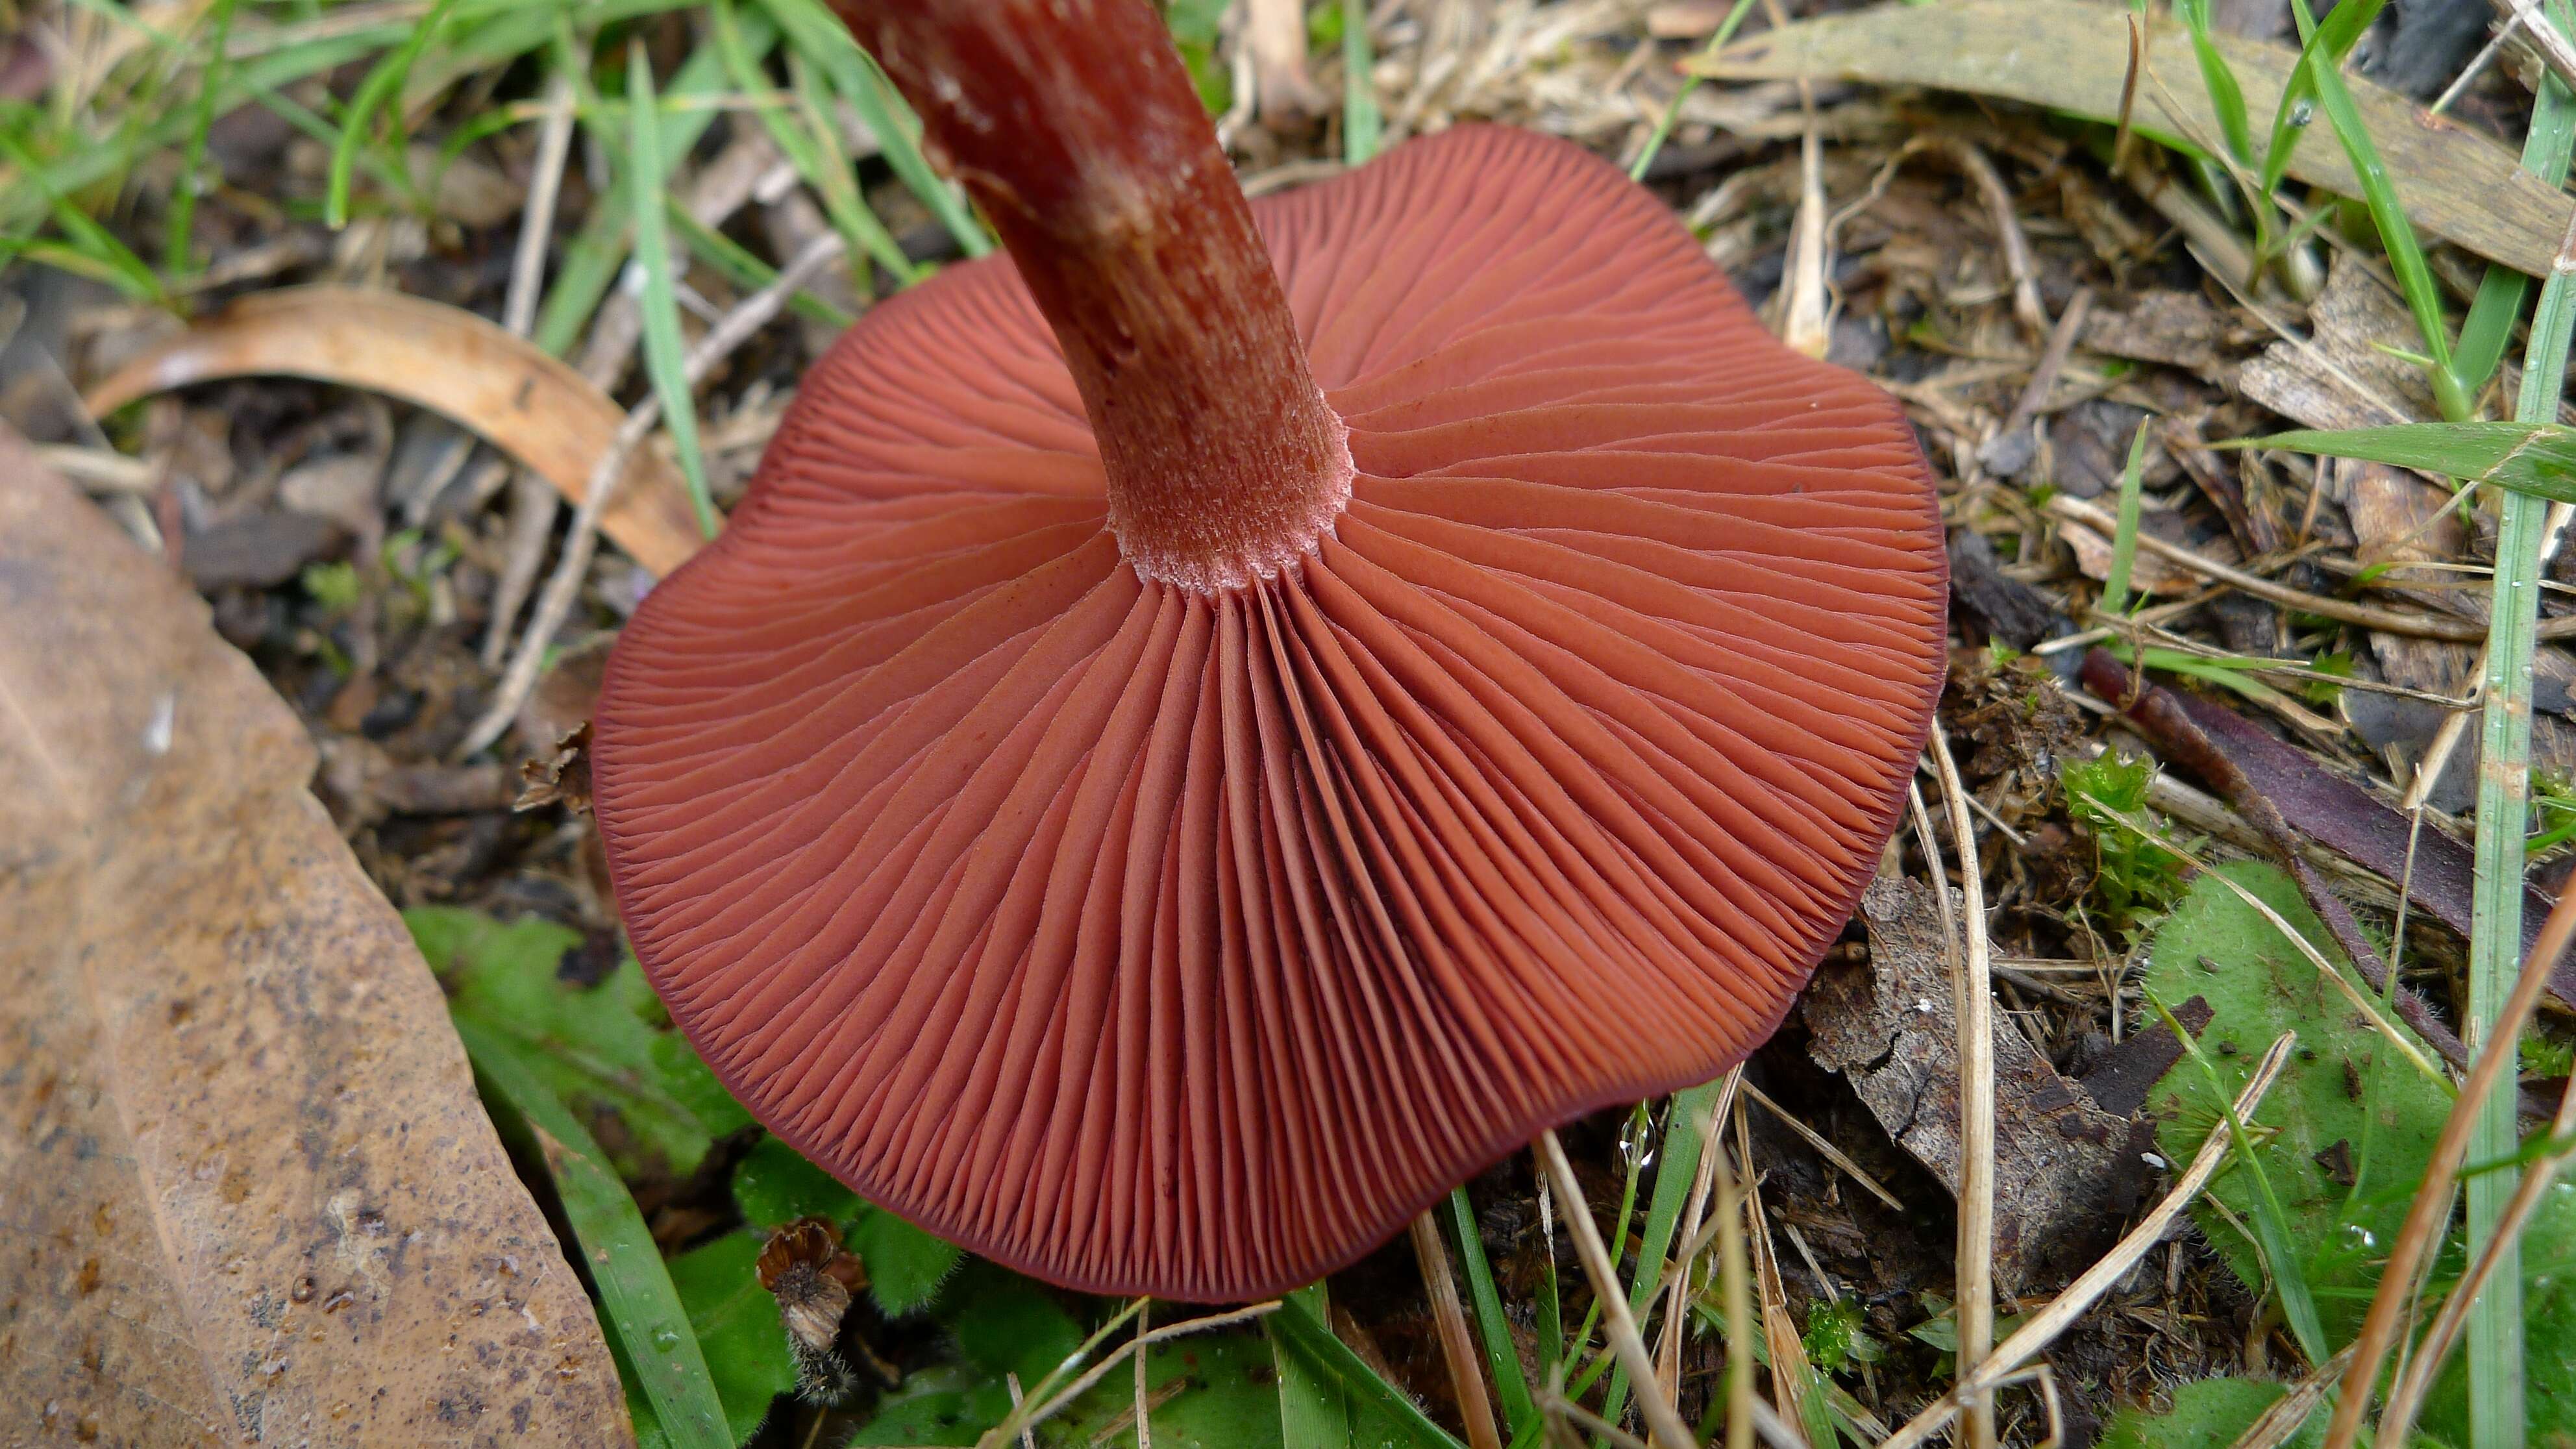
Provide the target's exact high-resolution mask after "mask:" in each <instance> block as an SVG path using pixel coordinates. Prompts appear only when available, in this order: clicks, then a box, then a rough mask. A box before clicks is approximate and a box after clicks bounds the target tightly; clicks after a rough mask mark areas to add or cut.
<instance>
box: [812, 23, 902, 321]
mask: <svg viewBox="0 0 2576 1449" xmlns="http://www.w3.org/2000/svg"><path fill="white" fill-rule="evenodd" d="M787 75H788V80H789V88H790V90H791V92H792V93H793V94H794V96H795V97H796V110H797V115H798V117H799V118H801V120H802V121H803V125H802V126H782V127H781V128H780V129H781V130H782V131H785V132H787V133H789V134H791V135H798V136H799V137H800V139H801V141H802V142H803V144H802V146H801V147H800V148H799V149H798V150H796V151H790V152H789V153H788V154H789V155H790V156H791V157H798V158H801V159H798V160H797V167H798V169H799V171H800V172H801V173H802V174H803V175H804V176H805V177H806V178H807V179H808V180H809V181H811V182H812V183H813V185H814V189H815V191H816V193H817V194H819V195H820V196H821V197H822V198H823V210H824V212H825V213H826V214H827V215H829V216H830V217H831V218H832V225H833V226H834V227H835V228H837V229H838V230H839V231H840V232H841V234H842V235H843V236H844V237H847V238H848V239H849V241H850V245H851V255H852V256H867V257H873V258H875V259H876V261H877V263H878V265H880V266H882V267H884V268H885V269H886V270H887V271H889V272H892V273H893V274H894V276H895V279H896V280H897V281H898V282H900V283H902V284H904V285H907V286H908V285H910V284H911V283H913V282H916V281H919V280H920V279H921V277H922V275H923V273H922V269H921V268H920V267H918V266H916V265H914V263H913V260H912V258H910V257H907V256H905V255H904V254H903V248H902V247H900V246H898V245H896V244H895V239H894V235H893V233H891V232H889V231H887V230H886V229H885V227H884V226H883V225H882V224H881V223H879V222H878V221H877V217H876V213H875V212H873V211H870V210H869V209H868V203H867V199H866V198H865V197H863V196H862V195H860V193H859V183H858V179H857V171H856V169H855V168H854V167H853V166H852V164H851V161H850V155H849V152H848V151H846V150H844V149H842V146H841V135H840V131H839V129H838V128H837V127H835V126H834V125H833V124H832V115H833V107H832V96H831V93H830V91H829V90H828V89H827V88H826V87H825V86H824V85H823V84H822V83H821V80H820V78H819V77H817V76H816V74H815V71H814V67H813V66H811V65H809V64H807V63H806V61H805V59H804V57H802V56H800V55H797V54H796V53H795V52H794V51H790V52H788V55H787ZM780 149H782V150H785V149H786V147H785V146H784V145H783V144H782V146H781V148H780Z"/></svg>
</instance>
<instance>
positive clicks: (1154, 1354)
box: [1038, 1330, 1281, 1449]
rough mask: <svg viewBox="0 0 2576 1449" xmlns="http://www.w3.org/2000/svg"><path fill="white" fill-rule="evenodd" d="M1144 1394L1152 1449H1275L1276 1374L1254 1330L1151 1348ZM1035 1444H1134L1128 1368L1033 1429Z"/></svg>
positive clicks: (1102, 1447)
mask: <svg viewBox="0 0 2576 1449" xmlns="http://www.w3.org/2000/svg"><path fill="white" fill-rule="evenodd" d="M1145 1397H1146V1401H1147V1403H1148V1404H1150V1405H1151V1408H1150V1410H1149V1413H1150V1414H1151V1415H1152V1422H1151V1428H1152V1429H1153V1439H1154V1449H1281V1438H1280V1426H1279V1376H1278V1374H1277V1373H1276V1372H1275V1371H1274V1370H1273V1369H1272V1368H1271V1363H1270V1349H1269V1347H1268V1345H1266V1344H1265V1343H1263V1342H1262V1339H1261V1335H1260V1334H1258V1333H1256V1332H1250V1331H1239V1330H1220V1331H1218V1332H1214V1333H1199V1334H1191V1335H1189V1336H1187V1337H1183V1338H1173V1339H1166V1340H1164V1341H1163V1342H1161V1343H1157V1344H1154V1345H1152V1346H1151V1347H1149V1348H1147V1349H1146V1350H1145ZM1038 1441H1039V1442H1040V1443H1041V1444H1045V1445H1049V1446H1053V1449H1093V1446H1097V1449H1119V1446H1122V1445H1133V1444H1134V1443H1136V1373H1135V1369H1134V1368H1133V1366H1132V1365H1129V1364H1121V1365H1119V1366H1118V1367H1117V1368H1116V1369H1115V1370H1112V1371H1111V1372H1110V1374H1109V1376H1108V1377H1106V1378H1104V1379H1102V1380H1101V1381H1100V1382H1099V1384H1097V1385H1096V1386H1094V1387H1093V1388H1092V1390H1091V1391H1090V1392H1089V1393H1086V1394H1084V1395H1083V1396H1082V1397H1081V1398H1079V1399H1076V1400H1074V1401H1073V1403H1072V1404H1071V1405H1069V1406H1067V1408H1066V1409H1065V1411H1064V1412H1063V1413H1062V1414H1060V1415H1058V1416H1056V1417H1055V1418H1053V1419H1050V1420H1048V1421H1047V1422H1046V1423H1044V1424H1042V1425H1040V1426H1038Z"/></svg>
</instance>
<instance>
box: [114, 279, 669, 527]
mask: <svg viewBox="0 0 2576 1449" xmlns="http://www.w3.org/2000/svg"><path fill="white" fill-rule="evenodd" d="M258 374H283V375H287V376H293V377H309V378H313V379H315V380H317V381H321V382H335V383H340V384H342V385H344V386H348V387H362V388H367V389H369V390H371V391H375V392H380V393H384V394H386V395H387V396H389V397H397V398H400V399H402V400H403V401H404V402H407V403H412V404H414V405H416V406H419V407H425V408H428V409H430V410H432V411H434V412H437V413H440V414H443V415H445V416H446V417H448V418H450V419H452V420H454V421H455V422H457V423H459V424H461V425H463V426H465V427H468V428H471V429H473V430H474V431H475V432H476V433H478V434H480V435H481V436H482V437H483V438H484V440H485V441H487V442H489V443H491V444H492V446H494V447H496V448H499V449H500V450H501V451H503V452H505V453H507V454H509V455H510V456H511V457H513V458H515V459H517V460H518V461H519V462H521V463H523V464H525V465H526V466H527V467H528V468H529V470H530V471H532V472H535V473H537V474H540V475H542V476H543V477H544V478H545V480H546V481H547V482H549V483H552V484H553V485H554V486H555V487H557V488H559V489H561V490H562V491H563V495H564V496H565V497H566V498H569V499H571V500H573V501H574V502H576V503H578V502H580V501H581V497H582V495H583V494H584V493H586V492H588V491H589V487H590V474H591V469H592V468H593V467H594V466H595V465H596V464H597V463H598V461H599V457H600V455H601V454H602V453H605V452H606V451H607V450H608V446H609V442H610V440H611V439H612V438H614V437H615V436H616V434H617V429H618V425H619V424H620V423H622V422H623V421H624V420H625V412H624V411H623V410H622V409H620V408H619V407H618V406H617V404H616V403H615V402H614V401H612V400H611V399H610V398H609V396H608V394H606V393H604V392H602V391H600V390H599V388H598V387H597V386H596V385H594V384H592V383H591V382H590V381H589V380H588V379H586V378H584V377H583V376H582V375H581V374H580V373H579V372H578V371H576V370H574V369H573V368H572V367H570V366H569V365H567V364H565V363H564V362H563V361H562V360H561V359H559V358H556V357H553V356H551V355H549V354H547V353H546V352H544V351H543V350H541V349H540V348H538V347H537V346H536V345H535V344H533V343H531V342H529V341H527V340H526V339H525V338H521V337H514V336H512V335H511V334H510V333H509V331H508V330H506V329H504V328H502V327H499V326H497V325H495V324H493V323H491V322H487V321H485V320H484V319H482V318H480V317H477V316H475V315H474V314H473V313H471V312H467V311H465V310H463V309H461V308H456V307H449V306H444V305H442V304H440V303H437V302H425V301H422V300H421V299H420V298H417V297H406V296H403V295H401V294H400V293H397V292H386V291H379V290H375V289H369V288H357V287H299V288H292V289H289V290H286V291H278V292H260V293H256V294H254V295H252V296H248V297H245V298H243V299H242V300H240V301H238V302H235V303H234V304H233V305H232V306H230V307H227V308H225V309H224V310H223V311H222V312H221V313H219V314H217V315H216V316H215V317H213V318H211V319H209V320H208V321H206V322H204V323H202V324H200V325H198V326H196V327H192V328H190V329H189V330H188V331H186V332H183V333H181V334H179V335H178V336H176V337H173V338H171V339H170V340H169V341H168V342H165V343H163V344H161V345H160V346H158V347H155V348H153V349H151V350H150V351H148V352H146V353H144V354H143V355H142V356H140V357H137V358H135V359H134V360H133V361H131V362H129V363H127V364H126V365H125V366H123V367H121V368H118V369H117V370H116V372H115V373H114V374H113V375H112V376H110V377H109V378H108V379H107V380H106V381H104V382H102V383H100V384H99V385H98V386H96V387H94V388H92V389H91V390H90V392H89V394H88V396H87V398H86V399H85V401H86V402H87V403H88V404H89V408H90V411H91V412H93V413H96V414H99V415H102V416H104V415H105V414H107V413H111V412H114V411H115V410H116V409H118V408H121V407H123V406H125V405H126V404H127V403H130V402H132V401H134V400H135V399H136V398H139V397H143V396H145V395H147V394H150V393H155V392H160V391H163V390H164V389H168V388H174V387H186V386H188V385H190V384H192V383H200V382H208V381H212V380H214V379H216V378H225V377H248V376H254V375H258ZM599 527H600V531H601V532H603V533H605V534H607V535H608V536H609V537H610V538H611V539H613V540H615V541H616V543H617V546H618V547H620V548H622V549H624V550H626V552H627V554H628V555H629V556H630V557H632V558H633V559H634V560H635V561H636V562H637V563H640V564H642V565H643V566H644V567H646V568H648V569H650V570H652V571H653V572H654V573H655V574H657V575H659V574H667V573H669V572H670V571H671V570H673V569H675V568H678V567H679V566H680V565H681V563H683V562H684V561H686V560H687V559H688V557H689V555H691V554H693V553H696V552H697V551H698V550H699V549H700V548H701V547H703V546H704V545H705V543H706V539H705V536H704V535H703V534H701V533H700V532H699V530H698V525H697V521H696V517H695V515H694V514H693V513H692V512H691V510H690V508H689V497H688V490H687V488H686V487H685V486H684V485H683V484H682V483H681V481H680V476H679V474H678V473H676V472H674V471H673V470H672V468H671V465H670V464H669V463H667V462H665V461H664V460H663V459H662V458H661V457H660V456H659V455H658V454H656V453H654V452H653V451H652V450H651V449H649V448H638V449H635V450H634V451H633V452H632V453H630V454H629V455H628V457H627V461H626V470H625V473H624V475H623V478H622V481H620V483H619V484H618V488H617V495H616V497H615V499H614V500H613V501H612V502H611V503H610V504H609V505H608V508H607V510H606V511H605V512H604V513H602V514H601V515H600V521H599Z"/></svg>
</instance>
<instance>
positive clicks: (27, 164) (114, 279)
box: [0, 132, 169, 303]
mask: <svg viewBox="0 0 2576 1449" xmlns="http://www.w3.org/2000/svg"><path fill="white" fill-rule="evenodd" d="M0 156H6V157H7V158H8V160H9V164H10V165H12V166H15V167H17V168H18V174H19V175H21V176H24V177H27V178H28V179H29V180H30V181H34V180H35V179H36V177H37V176H38V175H39V173H40V171H41V168H40V167H38V166H37V164H36V158H35V157H33V156H30V155H28V154H27V151H26V149H25V148H24V147H22V146H20V145H19V144H18V142H17V141H16V140H15V139H14V138H12V137H10V136H9V135H8V134H7V133H6V132H0ZM38 184H41V183H38ZM45 201H46V203H47V204H48V205H49V206H51V207H52V209H53V213H54V223H55V225H57V226H60V227H61V228H62V229H63V235H64V237H65V238H66V239H67V242H66V248H67V250H69V251H70V252H72V253H75V254H77V255H78V256H80V257H82V258H84V259H85V260H86V261H88V262H89V263H90V265H89V266H87V267H85V268H82V270H84V271H87V272H88V273H89V274H90V275H92V276H95V277H97V278H98V279H99V280H101V281H104V282H107V283H109V284H110V285H112V286H114V287H115V288H116V289H117V290H118V291H120V292H123V293H124V294H125V295H126V296H127V297H129V298H131V299H133V300H135V301H137V302H155V303H159V302H166V301H168V300H169V292H168V291H167V290H166V289H165V288H163V287H162V285H161V279H160V278H159V277H158V276H155V275H154V274H153V271H152V269H151V268H150V267H148V266H146V265H144V262H143V259H142V258H141V257H138V256H136V255H135V254H134V249H133V248H131V247H129V246H127V245H126V244H125V243H123V242H121V241H118V240H117V239H116V234H115V233H114V232H111V231H109V230H108V229H107V228H106V227H103V226H101V225H99V224H98V222H97V220H96V219H95V218H93V217H92V216H91V215H90V214H89V213H88V212H85V211H83V210H81V209H80V208H79V207H77V206H74V205H73V204H72V202H71V199H70V198H69V197H67V196H64V195H62V194H61V193H59V192H56V191H53V190H51V189H50V188H49V189H47V191H46V193H45Z"/></svg>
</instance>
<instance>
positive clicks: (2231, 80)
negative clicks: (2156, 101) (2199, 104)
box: [2174, 0, 2254, 166]
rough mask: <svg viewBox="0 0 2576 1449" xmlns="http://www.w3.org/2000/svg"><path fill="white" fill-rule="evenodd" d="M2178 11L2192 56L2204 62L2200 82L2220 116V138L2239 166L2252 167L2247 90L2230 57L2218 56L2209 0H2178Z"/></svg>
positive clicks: (2252, 139)
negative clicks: (2212, 35) (2238, 76)
mask: <svg viewBox="0 0 2576 1449" xmlns="http://www.w3.org/2000/svg"><path fill="white" fill-rule="evenodd" d="M2174 9H2175V10H2176V11H2177V12H2179V13H2180V14H2181V16H2182V21H2183V25H2184V26H2185V27H2186V28H2188V29H2189V30H2190V32H2191V51H2192V56H2193V58H2194V59H2196V60H2198V61H2199V62H2200V83H2201V85H2202V86H2203V87H2204V88H2205V89H2207V90H2208V92H2209V108H2210V109H2211V110H2213V111H2215V112H2217V113H2218V130H2219V136H2220V139H2221V140H2224V141H2225V142H2226V143H2227V150H2228V154H2230V155H2232V156H2234V157H2235V158H2236V161H2237V164H2238V165H2240V166H2251V165H2253V164H2254V126H2253V120H2252V118H2251V117H2250V116H2249V115H2248V114H2247V112H2246V110H2245V88H2244V87H2243V86H2240V85H2238V84H2237V83H2236V72H2235V71H2234V70H2232V69H2230V68H2229V66H2228V64H2227V57H2225V56H2223V55H2220V54H2219V53H2218V42H2217V41H2215V40H2213V39H2211V38H2210V33H2209V0H2175V3H2174Z"/></svg>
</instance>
